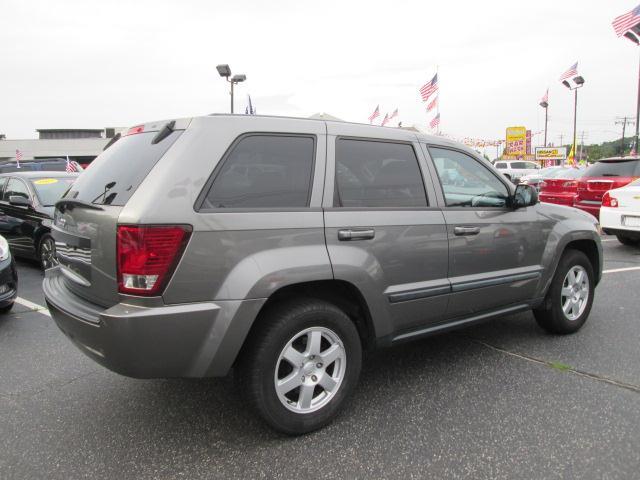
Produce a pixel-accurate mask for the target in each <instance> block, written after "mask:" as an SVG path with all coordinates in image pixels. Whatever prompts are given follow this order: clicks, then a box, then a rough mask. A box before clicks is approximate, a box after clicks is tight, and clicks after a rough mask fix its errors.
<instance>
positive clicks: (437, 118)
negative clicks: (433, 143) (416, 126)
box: [429, 114, 440, 130]
mask: <svg viewBox="0 0 640 480" xmlns="http://www.w3.org/2000/svg"><path fill="white" fill-rule="evenodd" d="M438 125H440V114H437V115H436V116H435V117H433V120H431V121H430V122H429V128H431V130H434V129H435V128H437V127H438Z"/></svg>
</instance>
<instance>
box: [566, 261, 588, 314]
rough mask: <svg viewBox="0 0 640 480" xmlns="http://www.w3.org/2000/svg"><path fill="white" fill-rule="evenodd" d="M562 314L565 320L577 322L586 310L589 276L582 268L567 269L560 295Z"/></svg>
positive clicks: (576, 266)
mask: <svg viewBox="0 0 640 480" xmlns="http://www.w3.org/2000/svg"><path fill="white" fill-rule="evenodd" d="M560 296H561V299H560V303H561V305H562V312H563V313H564V316H565V317H566V318H567V320H572V321H573V320H577V319H578V318H580V316H581V315H582V314H583V313H584V310H585V308H587V303H588V300H589V276H588V275H587V271H586V270H585V269H584V267H582V266H580V265H574V266H573V267H571V268H570V269H569V271H568V272H567V274H566V276H565V277H564V281H563V282H562V290H561V293H560Z"/></svg>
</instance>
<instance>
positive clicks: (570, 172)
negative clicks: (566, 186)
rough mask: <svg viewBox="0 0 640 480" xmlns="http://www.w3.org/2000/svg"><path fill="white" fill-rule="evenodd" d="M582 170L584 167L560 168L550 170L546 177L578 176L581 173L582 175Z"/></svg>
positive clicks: (569, 177) (570, 177) (568, 177)
mask: <svg viewBox="0 0 640 480" xmlns="http://www.w3.org/2000/svg"><path fill="white" fill-rule="evenodd" d="M584 172H585V170H584V169H578V168H561V169H560V170H557V171H555V172H552V173H551V174H550V175H549V176H548V177H547V178H567V179H572V178H580V177H581V176H582V175H584Z"/></svg>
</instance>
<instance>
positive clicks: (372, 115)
mask: <svg viewBox="0 0 640 480" xmlns="http://www.w3.org/2000/svg"><path fill="white" fill-rule="evenodd" d="M379 116H380V105H378V106H377V107H376V109H375V110H374V111H373V113H372V114H371V115H369V123H373V121H374V120H375V119H376V118H378V117H379Z"/></svg>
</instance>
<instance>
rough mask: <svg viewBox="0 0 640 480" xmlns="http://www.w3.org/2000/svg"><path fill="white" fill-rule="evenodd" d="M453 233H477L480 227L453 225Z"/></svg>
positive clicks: (460, 234)
mask: <svg viewBox="0 0 640 480" xmlns="http://www.w3.org/2000/svg"><path fill="white" fill-rule="evenodd" d="M453 233H454V234H455V235H459V236H462V235H478V234H479V233H480V227H454V229H453Z"/></svg>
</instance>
